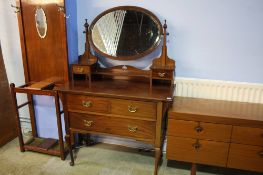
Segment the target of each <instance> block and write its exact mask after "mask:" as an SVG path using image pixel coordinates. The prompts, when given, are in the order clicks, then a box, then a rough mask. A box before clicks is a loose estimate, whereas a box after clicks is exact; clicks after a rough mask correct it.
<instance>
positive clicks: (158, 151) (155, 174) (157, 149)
mask: <svg viewBox="0 0 263 175" xmlns="http://www.w3.org/2000/svg"><path fill="white" fill-rule="evenodd" d="M160 158H161V149H160V148H155V168H154V175H157V174H158V167H159V162H160Z"/></svg>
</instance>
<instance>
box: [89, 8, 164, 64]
mask: <svg viewBox="0 0 263 175" xmlns="http://www.w3.org/2000/svg"><path fill="white" fill-rule="evenodd" d="M161 34H162V26H161V23H160V21H159V19H158V18H157V17H156V16H155V15H154V14H153V13H151V12H150V11H148V10H146V9H143V8H140V7H134V6H120V7H115V8H112V9H109V10H107V11H105V12H103V13H102V14H100V15H99V16H97V17H96V18H95V19H94V21H93V22H92V23H91V26H90V28H89V39H90V40H91V44H92V46H93V48H94V49H95V51H96V52H97V53H99V54H101V55H102V56H105V57H107V58H111V59H114V60H135V59H138V58H141V57H143V56H145V55H147V54H149V53H151V52H152V51H153V50H154V49H156V48H157V46H158V45H159V44H160V41H161Z"/></svg>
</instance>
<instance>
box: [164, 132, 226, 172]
mask: <svg viewBox="0 0 263 175" xmlns="http://www.w3.org/2000/svg"><path fill="white" fill-rule="evenodd" d="M197 143H198V144H199V147H195V146H194V144H197ZM228 147H229V143H223V142H215V141H207V140H198V139H191V138H181V137H173V136H168V142H167V158H168V159H170V160H180V161H185V162H192V163H201V164H207V165H216V166H222V167H225V166H226V163H227V155H228Z"/></svg>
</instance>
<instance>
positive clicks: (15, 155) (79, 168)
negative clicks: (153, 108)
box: [0, 139, 263, 175]
mask: <svg viewBox="0 0 263 175" xmlns="http://www.w3.org/2000/svg"><path fill="white" fill-rule="evenodd" d="M18 145H19V144H18V140H17V139H15V140H13V141H11V142H9V143H8V144H6V145H5V146H3V147H2V148H0V175H152V174H153V171H154V156H153V153H151V152H139V151H138V150H137V149H131V148H127V147H121V146H116V145H109V144H96V145H94V146H90V147H84V148H81V149H79V150H78V151H77V152H76V154H75V155H76V157H77V158H76V162H75V166H73V167H71V166H69V156H67V159H66V160H65V161H62V160H60V158H59V157H54V156H49V155H45V154H40V153H34V152H29V151H27V152H24V153H21V152H20V151H19V146H18ZM262 166H263V165H262ZM189 168H190V165H188V164H182V163H179V162H170V161H169V162H167V160H166V159H165V155H164V157H163V161H162V164H161V166H160V168H159V175H190V171H189ZM199 168H200V169H199V170H200V171H198V173H197V175H214V174H218V175H219V174H220V175H221V174H227V175H252V174H253V173H251V172H243V171H239V172H237V171H231V172H230V171H226V170H225V169H219V168H216V167H207V166H201V167H199Z"/></svg>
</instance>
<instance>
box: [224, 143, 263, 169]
mask: <svg viewBox="0 0 263 175" xmlns="http://www.w3.org/2000/svg"><path fill="white" fill-rule="evenodd" d="M228 167H230V168H237V169H243V170H250V171H258V172H263V147H262V146H250V145H241V144H235V143H231V145H230V151H229V157H228Z"/></svg>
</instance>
